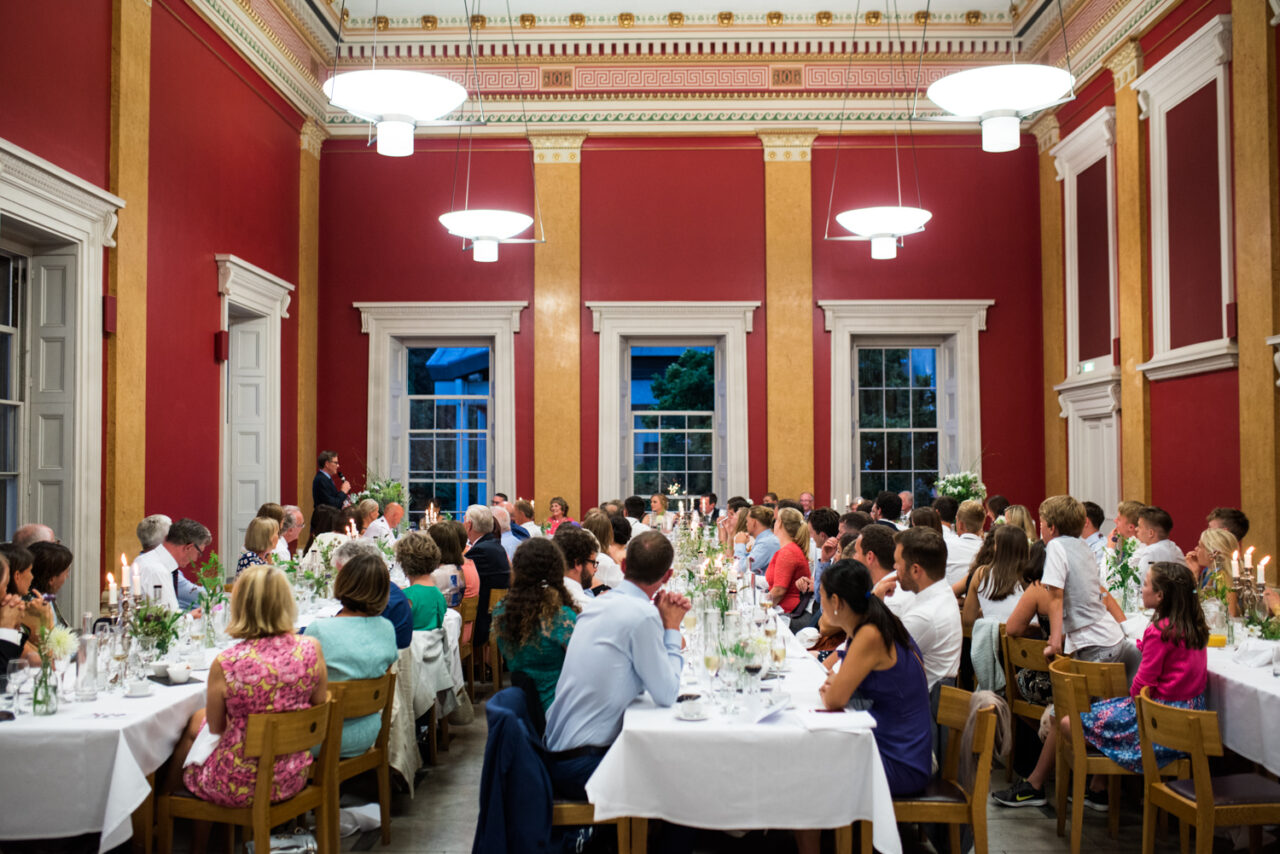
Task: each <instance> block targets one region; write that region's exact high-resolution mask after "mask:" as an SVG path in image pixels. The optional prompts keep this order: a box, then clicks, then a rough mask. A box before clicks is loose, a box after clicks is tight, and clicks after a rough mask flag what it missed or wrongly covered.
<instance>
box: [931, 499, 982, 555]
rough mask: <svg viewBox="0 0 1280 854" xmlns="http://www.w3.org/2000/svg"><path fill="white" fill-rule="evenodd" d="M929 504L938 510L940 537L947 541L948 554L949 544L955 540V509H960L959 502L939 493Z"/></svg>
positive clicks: (949, 551) (948, 552)
mask: <svg viewBox="0 0 1280 854" xmlns="http://www.w3.org/2000/svg"><path fill="white" fill-rule="evenodd" d="M979 503H981V502H979ZM930 506H932V507H933V509H934V510H936V511H938V519H939V520H940V521H941V522H942V539H944V540H946V541H947V554H950V553H951V544H952V543H953V542H955V539H956V536H957V535H956V531H955V526H956V511H957V510H959V509H960V502H959V501H956V500H955V499H954V498H952V497H951V496H950V495H939V496H938V497H937V498H935V499H933V504H932V505H930Z"/></svg>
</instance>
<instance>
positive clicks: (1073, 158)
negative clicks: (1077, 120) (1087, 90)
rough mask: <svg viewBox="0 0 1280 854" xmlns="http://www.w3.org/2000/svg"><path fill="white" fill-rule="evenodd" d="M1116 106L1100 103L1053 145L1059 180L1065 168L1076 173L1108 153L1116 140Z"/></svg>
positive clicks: (1064, 172)
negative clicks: (1064, 137) (1062, 138)
mask: <svg viewBox="0 0 1280 854" xmlns="http://www.w3.org/2000/svg"><path fill="white" fill-rule="evenodd" d="M1115 136H1116V108H1115V107H1103V108H1102V109H1100V110H1098V111H1097V112H1096V113H1094V114H1093V115H1092V116H1090V117H1089V118H1088V119H1086V120H1085V121H1084V122H1082V123H1081V125H1080V126H1079V127H1078V128H1076V129H1075V130H1074V131H1072V132H1071V133H1070V134H1068V135H1067V138H1066V139H1064V140H1062V142H1060V143H1058V144H1057V145H1056V146H1054V147H1053V150H1052V151H1051V152H1050V153H1051V154H1053V157H1054V160H1055V161H1056V163H1057V169H1058V180H1059V181H1061V180H1062V178H1063V176H1064V175H1066V174H1067V173H1068V172H1076V173H1079V172H1081V171H1083V170H1084V169H1085V168H1087V167H1088V166H1090V165H1091V164H1093V163H1096V162H1097V161H1098V160H1099V159H1101V158H1103V157H1105V156H1106V155H1107V149H1109V148H1110V147H1111V146H1112V144H1113V143H1114V142H1115Z"/></svg>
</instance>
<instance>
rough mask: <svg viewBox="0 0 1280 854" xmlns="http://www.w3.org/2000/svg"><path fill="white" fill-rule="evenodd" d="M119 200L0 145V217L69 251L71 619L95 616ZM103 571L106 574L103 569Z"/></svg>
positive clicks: (65, 537)
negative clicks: (106, 348) (111, 259)
mask: <svg viewBox="0 0 1280 854" xmlns="http://www.w3.org/2000/svg"><path fill="white" fill-rule="evenodd" d="M124 205H125V202H124V199H121V198H119V197H118V196H114V195H112V194H111V193H108V192H107V191H106V190H102V189H100V188H98V187H95V186H94V185H93V184H90V183H89V182H88V181H85V180H84V179H82V178H78V177H76V176H75V175H72V174H71V173H70V172H67V171H66V170H65V169H61V168H59V167H57V166H54V165H53V164H52V163H50V162H49V161H47V160H45V159H44V158H41V157H37V156H36V155H34V154H32V153H31V152H29V151H27V150H26V149H23V148H20V147H18V146H16V145H14V144H13V143H11V142H9V141H8V140H5V139H0V217H13V218H14V219H17V220H21V221H23V222H26V223H30V224H31V225H34V226H37V227H39V228H40V229H42V230H44V231H47V232H50V233H52V234H56V235H58V236H59V237H62V238H65V239H66V241H67V242H68V243H69V244H71V245H72V246H73V247H74V254H75V257H76V282H75V301H76V306H75V339H76V343H75V365H74V376H75V415H74V422H73V429H74V431H75V436H74V440H73V444H72V448H73V451H72V453H73V465H74V466H75V468H76V470H77V471H78V472H79V474H78V475H77V477H76V480H75V495H74V496H73V497H72V504H71V506H72V509H73V512H72V518H73V520H74V521H73V523H72V529H71V530H70V531H58V532H57V533H58V536H59V537H60V538H61V539H62V541H63V542H64V543H66V544H67V545H69V546H70V547H71V548H72V549H74V550H75V553H76V561H75V563H74V564H72V567H71V571H72V573H73V574H74V577H75V580H74V582H73V585H72V590H73V602H74V606H73V608H72V609H71V613H73V614H82V613H84V612H85V611H93V612H94V613H97V611H98V607H99V601H98V597H99V592H100V590H101V585H102V575H101V574H102V572H103V570H104V567H103V564H102V560H101V549H102V541H101V537H102V527H101V526H102V256H103V253H102V250H103V247H112V246H115V245H116V244H115V240H114V239H113V235H114V234H115V230H116V217H117V214H118V212H119V210H120V209H121V208H123V207H124ZM108 568H109V567H108Z"/></svg>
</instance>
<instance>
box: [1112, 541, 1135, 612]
mask: <svg viewBox="0 0 1280 854" xmlns="http://www.w3.org/2000/svg"><path fill="white" fill-rule="evenodd" d="M1137 550H1138V541H1137V539H1136V538H1134V537H1125V538H1124V539H1123V540H1121V541H1120V542H1119V544H1118V545H1117V546H1116V547H1115V548H1114V549H1113V550H1111V551H1109V552H1107V579H1108V584H1107V589H1108V590H1110V591H1111V592H1113V593H1118V594H1120V598H1121V603H1120V607H1122V608H1124V609H1125V610H1126V611H1128V610H1129V609H1130V608H1133V607H1135V604H1134V602H1133V601H1132V600H1133V598H1134V597H1135V596H1137V594H1138V590H1139V588H1141V587H1142V579H1141V578H1139V577H1138V568H1137V567H1136V566H1134V563H1133V553H1134V552H1136V551H1137Z"/></svg>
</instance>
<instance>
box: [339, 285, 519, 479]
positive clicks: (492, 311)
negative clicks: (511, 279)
mask: <svg viewBox="0 0 1280 854" xmlns="http://www.w3.org/2000/svg"><path fill="white" fill-rule="evenodd" d="M352 305H353V306H354V307H355V308H357V309H359V310H360V331H361V332H363V333H365V334H366V335H368V336H369V446H368V451H367V456H366V457H365V468H366V471H368V472H370V473H372V474H374V475H377V476H379V477H386V476H387V473H388V472H389V471H390V463H391V396H390V395H391V391H390V381H391V377H390V375H389V373H388V371H389V368H390V356H391V339H393V338H397V339H411V338H472V339H474V338H485V339H489V340H492V341H493V385H492V387H493V408H494V412H492V413H491V414H490V418H491V419H492V421H491V423H492V424H493V448H492V455H493V457H492V458H493V482H494V484H503V485H505V486H506V488H507V489H508V490H512V489H515V482H516V412H515V410H516V392H515V381H516V369H515V339H514V336H515V333H517V332H519V331H520V312H521V311H522V310H523V309H525V308H527V307H528V305H529V303H528V302H525V301H523V300H503V301H489V302H356V303H352Z"/></svg>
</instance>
